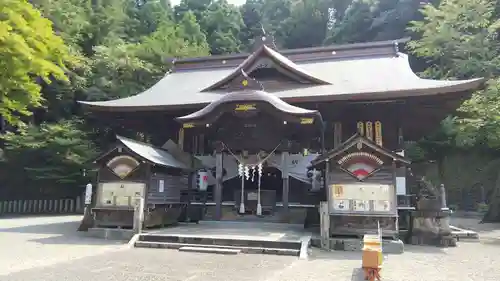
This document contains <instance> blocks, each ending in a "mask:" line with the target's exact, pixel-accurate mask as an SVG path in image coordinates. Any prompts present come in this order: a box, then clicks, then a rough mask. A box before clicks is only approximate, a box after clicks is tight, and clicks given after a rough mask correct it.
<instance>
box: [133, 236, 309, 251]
mask: <svg viewBox="0 0 500 281" xmlns="http://www.w3.org/2000/svg"><path fill="white" fill-rule="evenodd" d="M139 241H145V242H164V243H180V244H192V245H218V246H234V247H247V248H264V249H267V248H273V249H290V250H300V248H301V241H300V240H297V241H283V240H260V239H251V238H247V237H234V236H231V235H227V236H225V237H213V236H212V237H211V236H187V235H175V234H155V233H150V234H143V235H141V236H140V237H139Z"/></svg>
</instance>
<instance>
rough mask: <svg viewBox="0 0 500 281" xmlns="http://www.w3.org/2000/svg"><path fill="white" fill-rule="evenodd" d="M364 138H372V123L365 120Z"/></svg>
mask: <svg viewBox="0 0 500 281" xmlns="http://www.w3.org/2000/svg"><path fill="white" fill-rule="evenodd" d="M366 138H367V139H369V140H373V123H372V122H370V121H368V122H366Z"/></svg>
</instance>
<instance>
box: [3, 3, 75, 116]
mask: <svg viewBox="0 0 500 281" xmlns="http://www.w3.org/2000/svg"><path fill="white" fill-rule="evenodd" d="M72 63H77V59H76V57H74V56H72V55H71V54H70V50H69V48H68V47H67V46H66V45H65V44H64V41H63V40H62V38H61V37H59V36H57V35H55V34H54V31H53V30H52V23H51V22H50V21H49V20H48V19H45V18H43V17H42V16H41V14H40V12H39V11H38V10H37V9H35V8H34V7H33V6H32V5H31V4H30V3H28V1H26V0H5V1H2V2H1V3H0V69H2V71H1V72H0V100H1V102H0V115H1V116H3V117H4V118H5V119H6V120H7V122H9V123H12V124H14V123H18V122H19V121H20V118H19V115H31V113H32V112H31V111H30V109H32V108H36V107H40V106H42V102H43V96H42V94H41V84H42V82H44V83H47V84H50V83H51V82H52V81H53V80H62V81H68V77H67V76H66V73H65V71H66V65H67V64H72Z"/></svg>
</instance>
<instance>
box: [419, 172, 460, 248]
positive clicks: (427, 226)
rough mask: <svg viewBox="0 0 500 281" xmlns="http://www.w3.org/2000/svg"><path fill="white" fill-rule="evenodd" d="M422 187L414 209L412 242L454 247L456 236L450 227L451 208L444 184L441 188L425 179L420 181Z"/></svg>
mask: <svg viewBox="0 0 500 281" xmlns="http://www.w3.org/2000/svg"><path fill="white" fill-rule="evenodd" d="M418 185H419V188H420V191H419V194H418V198H417V202H416V206H415V210H414V211H412V227H411V230H410V231H411V239H410V243H411V244H414V245H435V246H442V247H454V246H456V245H457V241H456V238H455V237H453V236H452V234H451V229H450V224H449V221H450V214H451V212H450V209H448V208H447V207H446V194H445V190H444V185H442V184H441V185H440V187H439V190H438V189H436V188H435V187H433V186H432V185H431V184H430V183H429V182H426V181H425V179H422V180H420V181H418Z"/></svg>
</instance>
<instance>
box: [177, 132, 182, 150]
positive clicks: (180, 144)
mask: <svg viewBox="0 0 500 281" xmlns="http://www.w3.org/2000/svg"><path fill="white" fill-rule="evenodd" d="M177 145H178V146H179V149H180V150H182V151H184V128H180V129H179V134H178V135H177Z"/></svg>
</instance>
